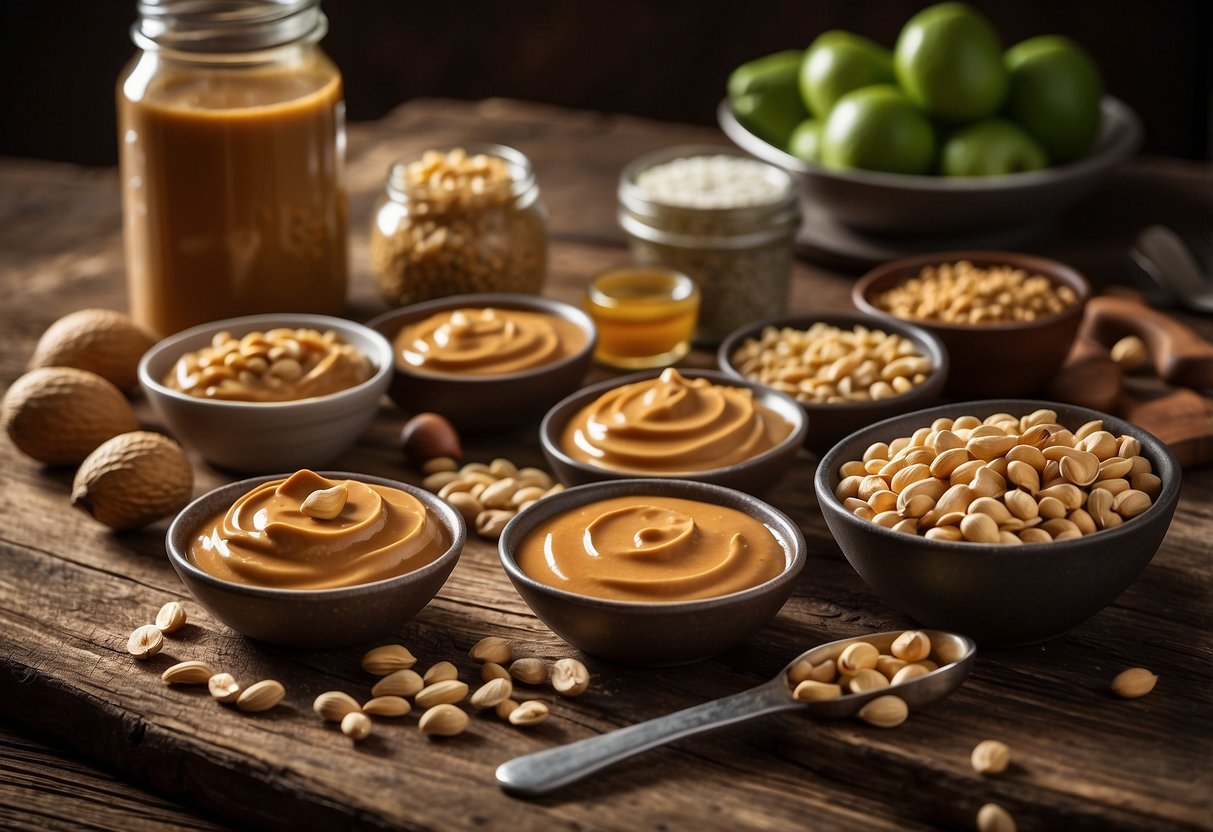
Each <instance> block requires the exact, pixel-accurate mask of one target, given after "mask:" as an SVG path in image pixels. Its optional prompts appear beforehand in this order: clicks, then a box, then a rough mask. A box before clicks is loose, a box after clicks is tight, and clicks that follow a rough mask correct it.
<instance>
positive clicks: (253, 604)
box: [165, 470, 466, 648]
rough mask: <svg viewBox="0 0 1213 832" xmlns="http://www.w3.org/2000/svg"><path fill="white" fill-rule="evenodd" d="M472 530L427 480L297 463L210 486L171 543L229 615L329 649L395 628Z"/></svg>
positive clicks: (184, 570)
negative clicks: (290, 470) (420, 483)
mask: <svg viewBox="0 0 1213 832" xmlns="http://www.w3.org/2000/svg"><path fill="white" fill-rule="evenodd" d="M465 539H466V529H465V526H464V523H463V518H462V517H461V516H460V515H459V512H457V511H456V510H455V509H453V508H451V506H449V505H448V504H447V503H445V502H444V501H442V500H440V499H438V498H437V497H436V496H435V495H433V494H430V493H429V492H427V491H425V490H423V489H421V488H417V487H415V486H411V485H407V484H405V483H401V482H395V481H393V480H387V479H382V478H380V477H371V476H367V475H365V474H348V473H324V474H317V473H314V472H312V471H308V470H301V471H297V472H295V473H294V474H291V475H278V476H270V477H258V478H255V479H249V480H243V481H241V482H234V483H230V484H228V485H224V486H221V487H219V488H217V489H215V490H214V491H211V492H209V493H208V494H204V495H203V496H201V497H199V498H198V499H197V500H194V501H193V502H192V503H190V504H189V505H188V506H186V507H185V508H184V509H182V510H181V513H180V514H178V515H177V517H176V519H175V520H174V521H173V523H172V525H170V526H169V530H168V534H167V536H166V539H165V544H166V548H167V550H168V556H169V562H170V563H172V565H173V568H174V569H175V570H177V574H178V575H179V576H180V578H181V580H182V582H183V583H184V584H185V586H186V588H187V589H189V591H190V593H192V594H193V596H194V597H195V598H196V599H197V600H198V602H199V603H200V604H202V606H204V607H206V608H207V609H208V610H209V611H210V612H211V613H212V614H213V615H214V616H215V617H216V618H218V619H219V620H220V621H222V622H223V623H224V624H226V625H228V626H229V627H231V628H232V629H233V630H235V631H236V632H238V633H241V634H243V635H246V636H248V637H249V638H254V639H257V640H258V641H265V642H269V643H271V644H280V645H284V646H288V647H307V648H321V647H339V646H345V645H350V644H361V643H363V642H366V641H370V640H371V639H374V638H378V637H380V636H383V635H386V634H388V633H391V632H392V631H394V630H396V629H397V628H399V627H400V626H401V625H402V624H404V623H405V622H406V621H408V620H409V619H410V618H412V617H413V616H414V615H416V614H417V613H418V612H420V611H421V610H422V608H424V607H425V605H426V604H428V603H429V602H430V601H431V600H432V599H433V597H434V596H435V595H437V594H438V591H439V590H440V589H441V588H442V585H443V584H444V583H445V582H446V579H447V577H448V576H449V575H450V574H451V570H452V569H454V568H455V563H456V562H457V561H458V560H459V555H460V553H461V552H462V551H463V545H464V541H465Z"/></svg>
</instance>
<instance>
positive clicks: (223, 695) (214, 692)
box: [206, 673, 242, 705]
mask: <svg viewBox="0 0 1213 832" xmlns="http://www.w3.org/2000/svg"><path fill="white" fill-rule="evenodd" d="M206 686H207V689H208V690H210V692H211V696H212V697H213V698H214V699H215V701H216V702H222V703H224V704H225V705H226V704H229V703H232V702H235V701H236V700H237V699H239V698H240V694H241V692H242V689H241V687H240V683H239V682H237V681H236V677H235V676H233V675H232V674H230V673H216V674H215V675H214V676H212V677H211V678H210V679H208V680H207V683H206Z"/></svg>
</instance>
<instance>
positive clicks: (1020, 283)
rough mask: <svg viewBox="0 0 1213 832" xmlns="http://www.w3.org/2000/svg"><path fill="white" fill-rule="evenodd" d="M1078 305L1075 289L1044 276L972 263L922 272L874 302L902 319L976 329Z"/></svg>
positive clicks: (935, 267) (883, 293) (1053, 312)
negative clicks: (975, 327) (979, 326)
mask: <svg viewBox="0 0 1213 832" xmlns="http://www.w3.org/2000/svg"><path fill="white" fill-rule="evenodd" d="M1077 302H1078V295H1077V294H1075V292H1074V290H1073V289H1071V288H1070V287H1069V286H1066V285H1065V284H1060V283H1059V284H1054V283H1053V281H1051V280H1050V279H1049V278H1048V277H1045V276H1044V275H1041V274H1033V275H1029V274H1028V273H1027V272H1026V271H1024V270H1023V269H1017V268H1013V267H1011V266H975V265H973V264H972V263H971V262H969V261H968V260H961V261H960V262H958V263H939V264H936V265H928V266H923V267H922V270H921V271H919V273H918V275H917V276H915V277H911V278H910V279H909V280H906V281H904V282H902V283H900V284H899V285H897V286H894V287H893V288H891V289H888V290H886V291H884V292H881V293H880V294H878V295H876V296H875V297H874V298H872V305H873V306H875V307H877V308H878V309H883V310H884V311H885V312H889V313H891V314H893V315H895V316H897V317H898V318H908V319H911V320H920V321H943V322H945V323H952V324H978V325H989V324H1001V323H1008V322H1013V321H1033V320H1036V319H1037V318H1038V317H1042V316H1045V315H1053V314H1056V313H1058V312H1061V311H1062V310H1063V309H1066V308H1067V307H1070V306H1073V305H1074V304H1075V303H1077Z"/></svg>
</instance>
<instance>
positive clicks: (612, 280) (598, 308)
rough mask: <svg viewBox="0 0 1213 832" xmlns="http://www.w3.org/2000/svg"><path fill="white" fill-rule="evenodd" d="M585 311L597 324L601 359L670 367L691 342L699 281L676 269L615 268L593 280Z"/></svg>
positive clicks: (615, 364) (620, 365)
mask: <svg viewBox="0 0 1213 832" xmlns="http://www.w3.org/2000/svg"><path fill="white" fill-rule="evenodd" d="M586 311H588V312H589V313H590V317H591V318H593V319H594V324H595V325H596V326H597V327H598V349H597V351H596V352H595V353H594V357H595V358H596V359H597V360H598V361H599V362H601V363H603V364H606V365H608V366H611V367H618V368H620V369H625V370H645V369H650V368H653V367H667V366H669V365H671V364H673V363H675V362H676V361H678V360H679V359H681V358H682V357H683V356H684V355H686V354H687V352H688V351H689V350H690V348H691V336H692V335H693V334H694V332H695V323H696V321H697V320H698V318H699V287H697V286H696V285H695V282H694V281H693V280H691V279H690V278H689V277H687V276H686V275H684V274H682V273H681V272H677V271H674V270H673V269H666V268H660V267H656V266H627V267H622V268H618V269H612V270H610V271H608V272H604V273H603V274H600V275H598V276H597V277H595V278H594V279H593V280H591V281H590V285H589V287H588V289H587V292H586Z"/></svg>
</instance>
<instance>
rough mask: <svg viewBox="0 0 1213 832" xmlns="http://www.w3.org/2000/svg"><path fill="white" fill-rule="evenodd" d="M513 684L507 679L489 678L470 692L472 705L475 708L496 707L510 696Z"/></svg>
mask: <svg viewBox="0 0 1213 832" xmlns="http://www.w3.org/2000/svg"><path fill="white" fill-rule="evenodd" d="M513 692H514V686H513V684H512V683H511V682H510V680H509V679H490V680H489V681H488V682H485V683H484V685H482V686H481V687H480V688H479V689H478V690H477V691H476V692H475V693H473V694H472V707H473V708H475V709H476V710H478V711H479V710H483V709H484V708H496V707H497V706H498V705H500V704H501V703H502V702H504V701H505V700H507V699H509V698H510V695H511V694H512V693H513Z"/></svg>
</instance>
